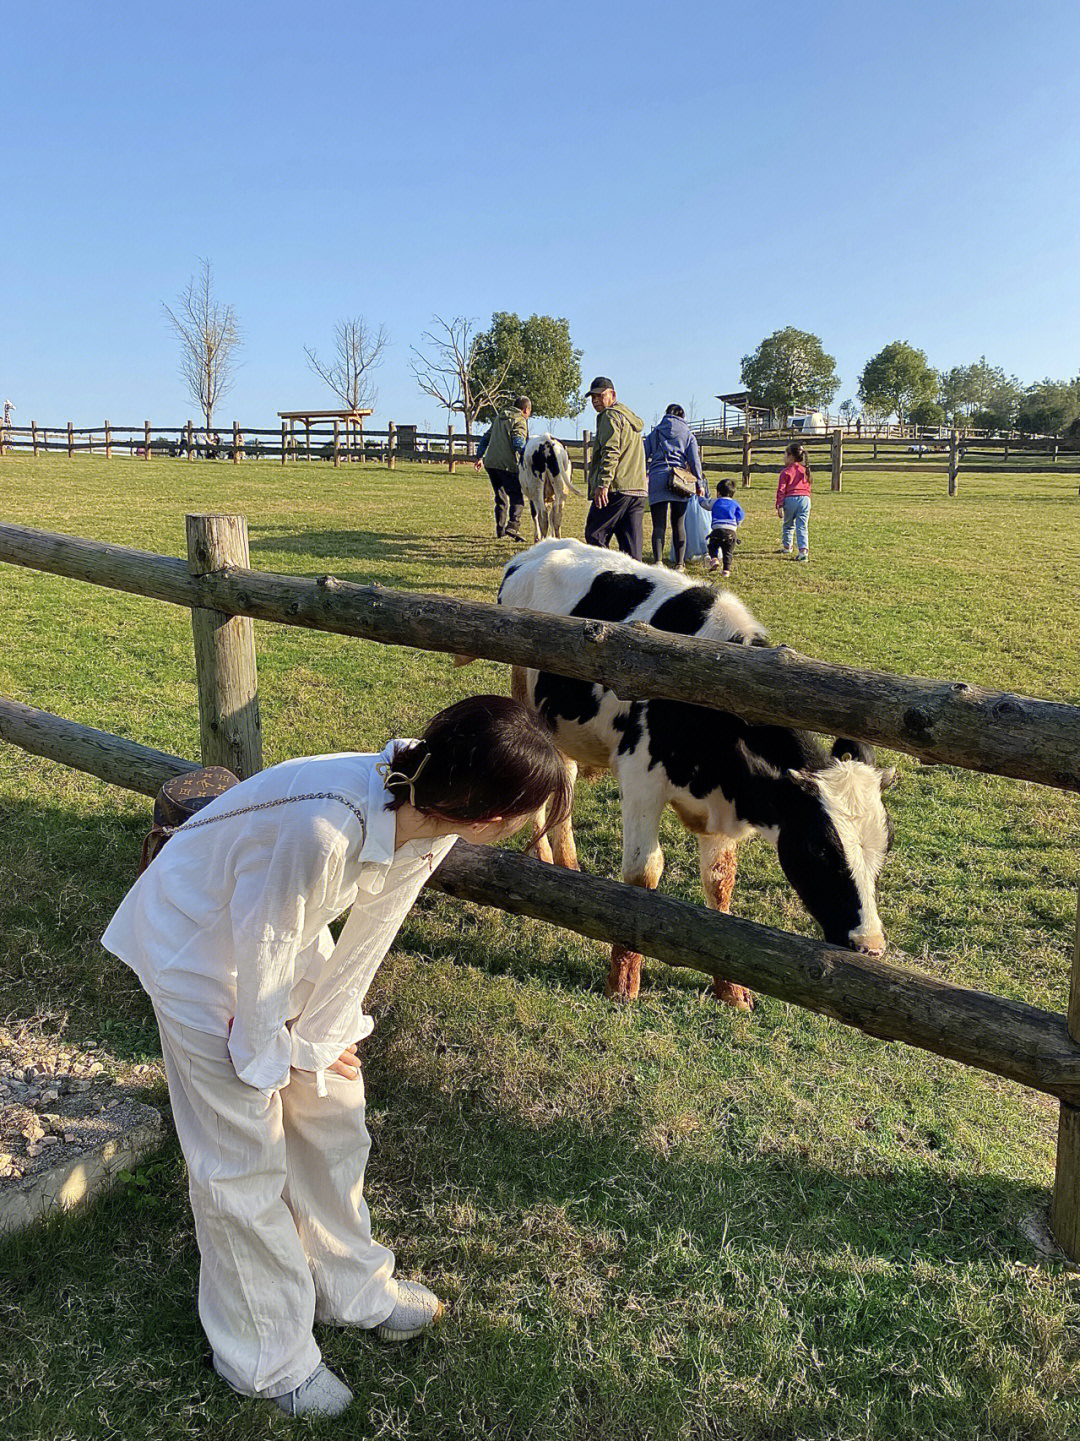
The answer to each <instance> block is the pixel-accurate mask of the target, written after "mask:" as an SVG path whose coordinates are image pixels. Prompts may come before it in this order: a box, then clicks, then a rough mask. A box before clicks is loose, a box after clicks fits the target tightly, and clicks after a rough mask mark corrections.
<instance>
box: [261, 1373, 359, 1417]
mask: <svg viewBox="0 0 1080 1441" xmlns="http://www.w3.org/2000/svg"><path fill="white" fill-rule="evenodd" d="M270 1399H271V1401H273V1403H274V1405H275V1406H277V1407H278V1408H279V1409H280V1410H282V1411H284V1412H285V1415H286V1416H340V1415H341V1413H342V1412H343V1411H344V1410H345V1408H346V1406H351V1405H352V1400H353V1393H352V1392H351V1391H350V1390H349V1388H348V1386H346V1385H345V1382H344V1381H342V1380H341V1379H340V1377H338V1376H335V1375H334V1373H333V1371H331V1370H330V1368H329V1366H326V1365H324V1364H323V1363H322V1362H320V1363H319V1365H318V1366H316V1367H315V1370H314V1371H312V1373H311V1375H310V1376H309V1377H308V1378H307V1380H306V1381H302V1382H301V1383H300V1385H299V1386H297V1388H296V1390H295V1391H286V1393H285V1395H284V1396H271V1397H270Z"/></svg>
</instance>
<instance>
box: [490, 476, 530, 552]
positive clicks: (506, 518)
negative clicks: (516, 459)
mask: <svg viewBox="0 0 1080 1441" xmlns="http://www.w3.org/2000/svg"><path fill="white" fill-rule="evenodd" d="M488 480H490V481H491V488H492V490H493V491H494V492H495V534H496V535H497V536H500V535H513V536H517V534H518V527H519V526H520V524H521V512H522V510H523V509H524V508H525V497H524V496H523V495H522V493H521V481H520V480H518V477H517V472H516V471H514V470H489V471H488Z"/></svg>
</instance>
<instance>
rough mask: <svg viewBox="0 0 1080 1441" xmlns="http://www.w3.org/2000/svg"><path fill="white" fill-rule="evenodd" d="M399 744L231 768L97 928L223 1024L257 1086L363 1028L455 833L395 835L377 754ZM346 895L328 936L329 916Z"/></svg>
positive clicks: (220, 1029) (305, 1065)
mask: <svg viewBox="0 0 1080 1441" xmlns="http://www.w3.org/2000/svg"><path fill="white" fill-rule="evenodd" d="M407 744H408V742H407V741H391V742H390V744H389V745H388V746H387V748H386V750H385V751H383V752H382V754H381V755H367V754H359V753H353V752H345V753H341V754H337V755H325V756H307V757H301V758H300V759H297V760H291V761H284V762H282V763H281V764H280V765H276V766H271V767H270V769H269V770H265V771H260V772H259V774H258V775H254V776H251V777H250V778H249V779H248V780H246V781H241V783H240V784H239V785H238V786H234V787H233V788H232V789H231V790H229V791H226V792H225V793H224V794H223V795H221V796H218V797H217V798H216V799H215V800H213V801H211V803H210V804H209V805H208V806H206V807H205V808H204V809H203V810H201V811H199V812H198V814H197V815H196V816H195V817H194V819H193V820H192V821H189V822H188V823H187V824H186V825H185V826H183V827H181V829H180V830H178V831H177V832H176V833H175V834H174V835H173V836H172V837H171V839H170V840H169V842H168V844H167V845H166V846H165V847H164V848H163V849H162V850H161V852H160V853H159V854H158V855H157V856H156V857H155V858H154V860H153V861H152V862H151V864H150V865H149V867H148V868H147V869H146V870H145V871H144V872H143V874H142V875H141V876H140V877H139V879H138V880H137V881H136V882H135V884H134V885H133V886H132V888H131V890H130V891H128V893H127V895H126V896H125V897H124V899H123V901H122V902H121V904H120V908H119V910H118V911H117V912H116V914H115V915H114V916H113V918H112V920H111V921H110V922H109V925H108V927H107V929H106V931H105V934H104V935H103V936H102V938H101V943H102V945H103V946H104V947H105V949H106V950H108V951H110V952H111V953H112V954H113V955H115V956H117V957H119V959H120V960H122V961H123V962H125V964H126V965H128V966H130V967H131V968H132V970H133V971H134V972H135V974H136V975H137V976H138V977H139V980H140V981H141V982H142V984H143V987H144V989H145V990H146V991H147V992H148V994H149V995H150V998H151V1000H152V1001H153V1002H154V1005H155V1007H156V1008H157V1009H158V1010H159V1011H162V1012H163V1013H164V1014H165V1015H166V1016H168V1017H169V1018H170V1019H172V1020H175V1021H179V1022H180V1023H181V1024H182V1025H185V1026H191V1027H192V1028H193V1029H195V1030H199V1031H209V1032H211V1033H212V1034H215V1035H224V1036H228V1038H229V1039H228V1044H229V1054H230V1056H231V1058H232V1062H233V1065H234V1066H235V1068H236V1074H237V1075H238V1076H239V1078H240V1080H241V1081H243V1082H245V1084H247V1085H249V1086H254V1087H256V1088H257V1089H258V1090H260V1091H265V1092H267V1093H271V1092H273V1091H276V1090H278V1089H280V1088H281V1087H282V1086H285V1085H287V1084H288V1080H289V1068H290V1067H291V1066H296V1067H298V1068H299V1069H301V1070H305V1071H315V1072H318V1073H321V1072H322V1071H323V1070H325V1068H326V1067H327V1066H330V1065H332V1064H333V1063H334V1062H335V1061H336V1060H337V1059H338V1057H339V1056H340V1055H341V1054H342V1052H343V1051H344V1050H345V1048H346V1046H348V1045H350V1044H351V1043H352V1042H353V1041H359V1040H362V1039H363V1037H364V1036H367V1035H369V1034H370V1032H371V1030H372V1028H373V1026H374V1022H373V1021H372V1019H371V1017H370V1016H367V1015H365V1013H364V1007H363V1002H364V997H365V996H366V994H367V991H368V987H369V986H370V985H371V982H372V979H373V977H374V975H375V972H376V971H377V970H378V968H379V966H380V964H381V963H382V960H383V958H384V956H385V955H386V953H387V951H388V950H389V949H390V946H391V944H392V942H393V939H394V937H395V936H396V935H397V933H398V930H399V929H400V927H401V923H402V921H403V920H404V918H405V916H406V915H407V913H408V912H409V910H410V909H411V908H412V905H413V903H414V902H415V900H416V897H417V895H418V894H419V892H420V888H421V886H423V884H424V882H425V881H426V880H427V879H428V877H429V876H430V875H431V873H432V871H434V869H435V867H436V866H437V865H438V864H439V862H440V861H441V860H442V859H443V857H444V856H445V855H446V853H447V851H449V850H450V848H451V846H452V845H453V844H454V841H455V840H456V839H457V837H456V836H443V837H440V838H438V839H436V840H431V841H407V842H405V844H404V845H402V846H400V847H399V848H398V849H397V850H395V849H394V838H395V830H396V817H395V815H394V813H393V812H392V811H388V810H387V809H386V804H387V802H388V801H389V799H390V795H389V792H388V791H387V790H386V787H385V785H384V784H383V781H382V778H381V776H380V775H379V774H378V772H377V770H376V766H377V765H378V763H379V762H380V761H384V760H388V759H389V757H390V755H391V753H392V752H393V749H394V747H395V746H396V745H407ZM299 797H303V799H296V798H299ZM287 798H293V799H287ZM283 801H285V802H286V803H285V804H280V803H279V804H269V805H266V803H267V802H271V803H273V802H283ZM254 806H260V807H265V808H263V809H259V810H250V811H249V810H247V808H248V807H254ZM240 810H244V811H245V812H246V813H245V814H241V815H235V816H234V815H232V814H231V812H234V811H240ZM215 815H217V816H220V817H221V819H219V820H218V821H217V822H216V823H214V824H211V825H200V824H199V822H203V821H208V820H209V819H210V818H211V817H212V816H215ZM350 906H351V907H352V910H351V912H350V914H349V917H348V919H347V920H346V922H345V925H344V927H343V929H342V931H341V935H340V937H339V938H338V941H337V944H336V945H335V944H334V941H333V938H332V937H331V935H330V932H329V931H328V930H327V925H328V923H329V922H330V921H332V920H334V919H335V917H337V916H340V915H341V913H342V912H343V911H345V910H346V909H348V907H350ZM321 1079H322V1077H321V1074H320V1081H321Z"/></svg>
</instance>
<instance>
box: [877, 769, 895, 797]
mask: <svg viewBox="0 0 1080 1441" xmlns="http://www.w3.org/2000/svg"><path fill="white" fill-rule="evenodd" d="M895 784H896V767H895V766H890V767H889V769H888V770H887V771H878V785H879V786H880V787H881V789H882V790H883V791H887V790H891V789H892V787H893V786H894V785H895Z"/></svg>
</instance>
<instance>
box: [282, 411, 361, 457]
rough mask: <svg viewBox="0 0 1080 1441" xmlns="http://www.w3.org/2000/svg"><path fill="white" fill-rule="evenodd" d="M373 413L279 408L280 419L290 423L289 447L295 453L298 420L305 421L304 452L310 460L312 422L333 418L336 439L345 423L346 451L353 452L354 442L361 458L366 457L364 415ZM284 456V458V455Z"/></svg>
mask: <svg viewBox="0 0 1080 1441" xmlns="http://www.w3.org/2000/svg"><path fill="white" fill-rule="evenodd" d="M371 414H372V411H370V410H279V411H278V419H279V420H284V421H286V422H287V424H288V427H289V438H288V448H289V449H290V450H291V451H292V452H293V454H294V455H295V454H296V422H297V421H298V420H299V421H302V422H303V426H304V453H305V455H306V457H307V459H308V460H310V459H311V425H312V422H313V421H314V422H315V424H318V422H319V421H320V420H332V421H333V422H334V439H335V441H336V440H337V437H338V435H339V433H340V428H341V426H342V424H344V426H345V450H346V453H347V454H348V453H350V452H351V449H352V443H355V445H356V447H357V451H358V454H359V456H360V459H361V460H362V459H363V457H364V416H365V415H371ZM350 442H352V443H350ZM335 453H336V446H335ZM282 458H283V459H284V457H282Z"/></svg>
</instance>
